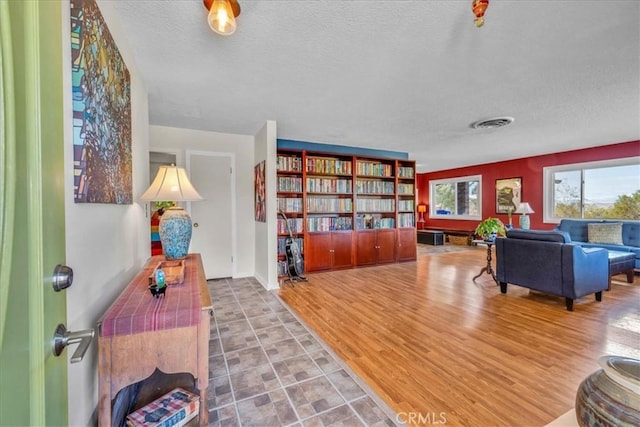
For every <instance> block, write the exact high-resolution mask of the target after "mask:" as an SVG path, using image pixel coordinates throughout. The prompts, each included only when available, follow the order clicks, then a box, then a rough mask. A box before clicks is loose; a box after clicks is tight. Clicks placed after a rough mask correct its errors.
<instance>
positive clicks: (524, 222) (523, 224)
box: [520, 214, 531, 230]
mask: <svg viewBox="0 0 640 427" xmlns="http://www.w3.org/2000/svg"><path fill="white" fill-rule="evenodd" d="M530 227H531V222H530V221H529V215H526V214H522V215H520V228H522V229H523V230H528V229H529V228H530Z"/></svg>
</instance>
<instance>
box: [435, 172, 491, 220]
mask: <svg viewBox="0 0 640 427" xmlns="http://www.w3.org/2000/svg"><path fill="white" fill-rule="evenodd" d="M481 184H482V177H481V176H480V175H476V176H465V177H459V178H448V179H439V180H435V181H429V206H430V212H429V217H430V218H451V219H473V220H476V219H482V218H481V212H482V206H481V200H482V197H481V194H480V189H481V188H482V185H481Z"/></svg>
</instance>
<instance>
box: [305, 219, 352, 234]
mask: <svg viewBox="0 0 640 427" xmlns="http://www.w3.org/2000/svg"><path fill="white" fill-rule="evenodd" d="M334 230H353V219H352V218H351V217H335V216H330V217H322V216H320V217H311V218H307V231H309V232H314V231H334Z"/></svg>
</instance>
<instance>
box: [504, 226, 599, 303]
mask: <svg viewBox="0 0 640 427" xmlns="http://www.w3.org/2000/svg"><path fill="white" fill-rule="evenodd" d="M570 242H571V239H570V237H569V236H568V234H567V233H565V232H562V231H542V230H510V231H508V232H507V237H506V238H504V237H503V238H498V239H496V278H497V280H498V282H499V283H500V291H501V292H502V293H503V294H505V293H507V284H508V283H511V284H514V285H518V286H523V287H526V288H530V289H533V290H536V291H540V292H545V293H549V294H553V295H558V296H562V297H565V302H566V306H567V310H569V311H573V300H575V299H577V298H580V297H583V296H585V295H589V294H592V293H595V297H596V300H597V301H602V291H603V290H605V289H607V287H608V285H609V258H608V254H607V250H606V249H602V248H582V247H580V246H579V245H577V244H574V243H570Z"/></svg>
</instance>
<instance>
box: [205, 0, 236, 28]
mask: <svg viewBox="0 0 640 427" xmlns="http://www.w3.org/2000/svg"><path fill="white" fill-rule="evenodd" d="M202 3H204V7H205V8H206V9H207V10H208V11H209V15H208V16H207V22H208V23H209V27H211V29H212V30H213V31H215V32H216V33H218V34H220V35H223V36H230V35H231V34H233V33H234V32H235V31H236V18H237V17H238V15H240V4H238V1H237V0H203V1H202Z"/></svg>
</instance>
